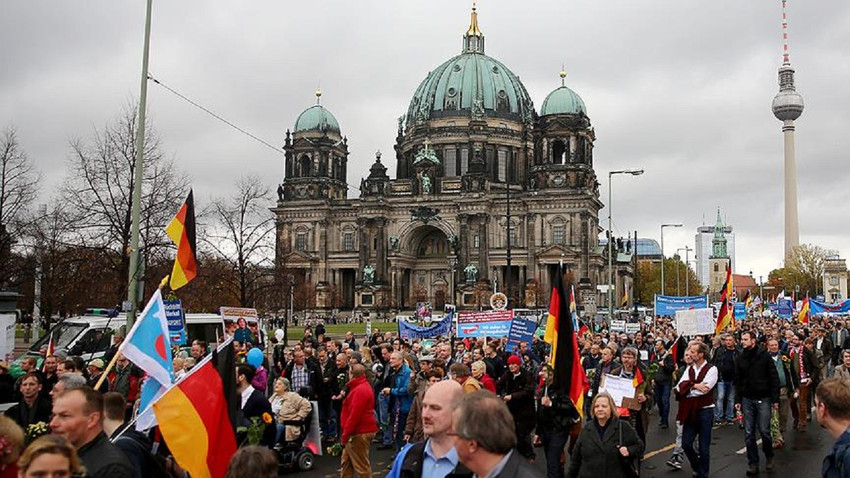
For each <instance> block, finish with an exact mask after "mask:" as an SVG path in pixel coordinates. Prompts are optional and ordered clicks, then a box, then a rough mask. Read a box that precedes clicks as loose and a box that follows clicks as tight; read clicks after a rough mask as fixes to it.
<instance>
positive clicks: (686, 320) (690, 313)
mask: <svg viewBox="0 0 850 478" xmlns="http://www.w3.org/2000/svg"><path fill="white" fill-rule="evenodd" d="M716 322H717V321H716V320H715V319H714V309H712V308H710V307H709V308H705V309H691V310H679V311H677V312H676V333H677V334H679V335H680V336H684V337H694V336H696V335H703V334H713V333H714V327H715V325H716Z"/></svg>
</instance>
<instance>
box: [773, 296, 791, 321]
mask: <svg viewBox="0 0 850 478" xmlns="http://www.w3.org/2000/svg"><path fill="white" fill-rule="evenodd" d="M776 312H777V313H778V314H779V317H782V318H783V319H790V318H791V316H792V315H793V313H794V301H793V300H792V299H779V301H778V302H777V310H776Z"/></svg>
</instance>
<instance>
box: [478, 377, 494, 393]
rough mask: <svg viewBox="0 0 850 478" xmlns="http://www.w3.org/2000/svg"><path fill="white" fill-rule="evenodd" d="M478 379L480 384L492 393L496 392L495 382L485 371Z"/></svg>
mask: <svg viewBox="0 0 850 478" xmlns="http://www.w3.org/2000/svg"><path fill="white" fill-rule="evenodd" d="M478 381H479V382H481V386H483V387H484V388H486V389H487V390H490V391H491V392H493V393H496V382H494V381H493V378H492V377H490V375H488V374H486V373H485V374H484V375H482V376H481V378H479V379H478Z"/></svg>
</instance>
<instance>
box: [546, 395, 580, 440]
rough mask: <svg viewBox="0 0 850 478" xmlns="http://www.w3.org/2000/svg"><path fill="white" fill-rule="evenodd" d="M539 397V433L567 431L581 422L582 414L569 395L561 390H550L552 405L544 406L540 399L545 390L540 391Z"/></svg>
mask: <svg viewBox="0 0 850 478" xmlns="http://www.w3.org/2000/svg"><path fill="white" fill-rule="evenodd" d="M538 395H539V397H538V399H537V434H538V435H539V434H541V432H547V431H565V430H570V429H572V427H573V425H574V424H576V423H579V422H581V415H579V413H578V410H576V407H575V405H573V401H572V400H571V399H570V397H569V395H567V394H565V393H561V392H559V391H554V390H549V391H548V395H549V400H551V401H552V405H551V406H548V407H544V406H543V405H542V404H541V403H540V401H541V399H542V398H543V396H544V393H543V391H541V393H538Z"/></svg>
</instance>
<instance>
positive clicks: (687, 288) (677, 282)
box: [676, 246, 693, 295]
mask: <svg viewBox="0 0 850 478" xmlns="http://www.w3.org/2000/svg"><path fill="white" fill-rule="evenodd" d="M692 250H693V249H691V248H690V246H685V247H680V248H678V249H676V254H678V253H679V251H685V295H690V292H689V290H690V287H689V285H690V284H688V276H689V275H690V274H689V268H690V264H691V263H690V261H689V260H688V253H689V252H691V251H692ZM676 295H682V294H680V293H679V264H676Z"/></svg>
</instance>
